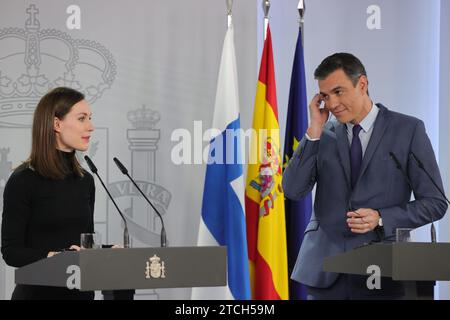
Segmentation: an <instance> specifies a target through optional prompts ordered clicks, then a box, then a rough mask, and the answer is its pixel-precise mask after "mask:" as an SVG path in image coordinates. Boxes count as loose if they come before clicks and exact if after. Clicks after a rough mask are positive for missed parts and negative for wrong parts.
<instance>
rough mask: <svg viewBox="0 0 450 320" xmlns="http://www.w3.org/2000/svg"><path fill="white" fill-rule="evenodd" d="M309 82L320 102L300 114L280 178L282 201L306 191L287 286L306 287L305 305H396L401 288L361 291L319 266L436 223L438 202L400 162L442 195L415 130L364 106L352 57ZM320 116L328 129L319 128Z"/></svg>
mask: <svg viewBox="0 0 450 320" xmlns="http://www.w3.org/2000/svg"><path fill="white" fill-rule="evenodd" d="M314 76H315V78H316V79H317V80H318V84H319V89H320V93H318V94H317V95H315V96H314V98H313V99H312V101H311V103H310V105H309V110H310V123H309V127H308V130H307V133H306V134H305V137H304V138H303V139H302V141H301V143H300V145H299V146H298V148H297V150H296V152H295V153H294V156H293V157H292V159H291V161H290V162H289V165H288V167H287V168H286V170H285V172H284V175H283V187H284V191H285V195H286V197H288V198H290V199H292V200H298V199H300V198H301V197H303V196H304V195H306V194H307V193H309V192H310V191H311V190H312V188H313V187H314V185H316V195H315V203H314V213H313V215H312V217H311V221H310V223H309V224H308V226H307V228H306V231H305V237H304V240H303V243H302V246H301V249H300V252H299V255H298V258H297V263H296V265H295V268H294V270H293V272H292V275H291V277H292V278H293V279H294V280H296V281H299V282H301V283H303V284H305V285H307V288H308V298H309V299H371V298H382V299H400V298H402V297H403V296H404V293H405V288H404V284H403V283H402V282H395V281H392V279H389V278H382V279H381V289H379V290H377V289H373V290H370V289H368V287H367V285H366V280H367V277H364V276H354V275H345V274H336V273H327V272H324V271H322V268H323V259H324V258H325V257H328V256H333V255H337V254H339V253H342V252H344V251H348V250H352V249H354V248H355V247H358V246H361V245H363V244H364V243H370V242H372V241H381V240H383V241H389V240H393V239H395V231H396V229H397V228H416V227H420V226H422V225H425V224H427V223H429V222H431V219H433V220H434V221H436V220H438V219H440V218H442V217H443V215H444V214H445V212H446V210H447V204H446V202H445V199H444V198H443V197H442V196H441V195H440V194H439V192H438V191H437V190H436V188H435V187H434V186H433V185H432V183H431V182H430V180H429V178H428V177H426V176H425V174H424V172H423V171H422V170H421V169H420V168H419V167H418V166H417V164H416V163H415V162H414V161H412V160H410V157H411V155H412V154H414V155H416V156H417V158H419V159H421V160H422V162H423V163H424V166H425V168H426V169H427V170H428V171H429V172H430V174H431V176H432V177H433V178H434V180H435V181H437V183H438V184H439V186H440V187H441V188H442V181H441V177H440V174H439V169H438V165H437V163H436V159H435V156H434V152H433V149H432V146H431V143H430V140H429V138H428V136H427V134H426V132H425V127H424V124H423V122H422V121H421V120H419V119H416V118H413V117H410V116H407V115H404V114H400V113H396V112H393V111H390V110H388V109H387V108H386V107H384V106H383V105H382V104H374V103H373V102H372V100H371V98H370V97H369V91H368V86H369V81H368V78H367V73H366V70H365V68H364V66H363V64H362V63H361V61H360V60H359V59H358V58H356V57H355V56H353V55H352V54H348V53H336V54H333V55H331V56H329V57H327V58H326V59H325V60H323V61H322V63H321V64H320V65H319V66H318V67H317V69H316V71H315V73H314ZM322 104H323V105H322ZM330 112H331V113H332V114H333V116H334V117H335V118H336V120H337V121H336V120H332V121H328V119H329V115H330ZM391 153H392V154H393V155H394V157H395V158H396V159H398V161H399V162H400V164H401V166H402V168H403V169H404V170H405V171H406V172H407V174H408V177H409V180H410V181H411V186H412V188H413V190H411V187H410V185H409V184H408V181H407V179H406V178H405V177H404V176H403V175H402V172H401V171H400V170H398V168H397V167H396V164H395V162H394V160H393V159H392V156H391ZM412 191H414V195H415V199H416V200H414V201H410V197H411V192H412Z"/></svg>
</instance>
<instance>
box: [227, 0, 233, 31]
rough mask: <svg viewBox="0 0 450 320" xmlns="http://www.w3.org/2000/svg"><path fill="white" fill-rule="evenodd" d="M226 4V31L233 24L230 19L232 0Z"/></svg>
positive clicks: (228, 0)
mask: <svg viewBox="0 0 450 320" xmlns="http://www.w3.org/2000/svg"><path fill="white" fill-rule="evenodd" d="M226 3H227V17H228V20H227V25H228V29H230V28H231V25H232V23H233V19H232V8H233V0H226Z"/></svg>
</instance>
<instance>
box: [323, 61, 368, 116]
mask: <svg viewBox="0 0 450 320" xmlns="http://www.w3.org/2000/svg"><path fill="white" fill-rule="evenodd" d="M367 84H368V83H367V77H366V76H361V77H360V78H359V80H358V83H357V84H356V86H353V83H352V81H351V80H350V79H349V77H347V75H346V74H345V72H344V71H343V70H342V69H339V70H336V71H334V72H333V73H331V74H330V75H329V76H328V77H326V78H325V79H324V80H319V89H320V95H321V97H322V100H323V101H324V102H325V108H327V109H328V110H330V112H331V113H332V114H333V115H334V116H335V117H336V119H337V120H338V121H339V122H341V123H347V122H351V123H359V122H360V121H361V120H362V119H364V117H365V116H366V114H367V110H366V109H365V108H364V107H365V103H367V97H368V96H367Z"/></svg>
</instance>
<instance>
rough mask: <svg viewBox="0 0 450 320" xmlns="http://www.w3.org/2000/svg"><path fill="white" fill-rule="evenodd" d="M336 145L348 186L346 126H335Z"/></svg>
mask: <svg viewBox="0 0 450 320" xmlns="http://www.w3.org/2000/svg"><path fill="white" fill-rule="evenodd" d="M335 128H336V137H337V144H338V153H339V158H340V162H341V165H342V167H343V168H344V172H345V178H346V179H347V183H348V185H349V186H350V185H351V183H350V146H349V143H348V136H347V126H346V125H345V124H342V123H338V124H336V125H335Z"/></svg>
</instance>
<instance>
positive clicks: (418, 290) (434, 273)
mask: <svg viewBox="0 0 450 320" xmlns="http://www.w3.org/2000/svg"><path fill="white" fill-rule="evenodd" d="M371 265H376V266H379V267H380V271H381V276H383V277H391V278H392V279H393V280H398V281H406V282H407V283H408V284H409V285H408V288H407V297H417V298H419V299H433V291H434V290H433V289H434V284H435V281H448V280H450V243H419V242H399V243H377V244H371V245H367V246H364V247H359V248H356V249H354V250H351V251H347V252H344V253H342V254H339V255H337V256H333V257H327V258H325V259H324V263H323V270H324V271H327V272H336V273H348V274H357V275H366V276H369V274H368V273H367V268H368V267H369V266H371ZM412 284H414V287H413V286H412ZM415 294H416V295H415Z"/></svg>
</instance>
